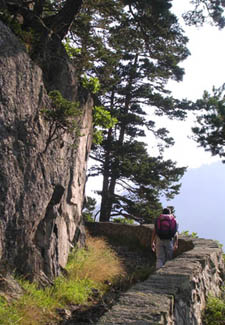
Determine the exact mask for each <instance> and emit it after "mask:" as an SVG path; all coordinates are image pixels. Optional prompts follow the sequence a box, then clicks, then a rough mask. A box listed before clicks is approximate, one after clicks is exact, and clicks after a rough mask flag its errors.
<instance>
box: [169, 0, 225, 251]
mask: <svg viewBox="0 0 225 325" xmlns="http://www.w3.org/2000/svg"><path fill="white" fill-rule="evenodd" d="M187 2H188V1H186V0H182V1H180V0H174V1H173V3H174V4H175V9H174V10H175V12H176V13H177V12H183V10H184V9H185V4H186V3H187ZM183 28H184V29H185V31H186V35H187V36H188V38H189V42H188V45H187V46H188V48H189V50H190V52H191V55H190V56H189V57H188V58H187V59H186V60H185V61H184V62H183V63H182V64H181V65H180V66H182V67H184V69H185V76H184V78H183V81H182V82H181V83H176V82H170V83H169V89H170V90H171V91H172V94H173V95H174V96H175V97H177V98H180V99H181V98H188V99H192V100H195V99H198V98H201V97H202V94H203V92H204V90H207V91H209V92H211V90H212V87H213V86H216V87H220V86H221V85H222V84H223V83H225V64H224V57H225V42H224V40H225V30H222V31H221V30H218V28H216V27H212V26H209V25H205V26H204V27H201V28H196V27H187V26H186V27H184V26H183ZM193 124H194V117H193V116H190V117H189V119H188V120H187V121H185V122H179V121H169V122H168V121H167V122H166V125H167V127H168V128H169V129H170V132H171V135H172V136H173V137H174V139H175V145H174V146H173V147H172V148H171V149H168V150H167V151H166V152H165V158H167V159H169V158H170V159H172V160H175V161H177V164H178V165H179V166H187V167H188V170H187V172H186V173H185V175H184V177H183V178H182V180H181V183H182V186H181V190H180V194H179V195H177V196H176V197H175V199H173V200H172V201H169V202H167V203H168V205H174V207H175V211H176V215H177V217H178V219H179V225H180V231H181V232H182V231H186V230H188V231H189V233H192V232H196V233H197V234H198V236H200V237H203V238H209V239H215V240H218V241H219V242H220V243H222V244H223V249H224V247H225V236H224V232H225V209H224V207H223V206H224V187H225V186H224V185H225V164H222V162H221V159H220V158H219V157H218V156H217V157H212V156H211V154H210V153H209V152H205V150H204V149H203V148H201V147H199V146H198V145H197V144H196V143H195V142H194V140H192V139H190V136H191V135H192V133H191V126H193ZM165 204H166V203H165Z"/></svg>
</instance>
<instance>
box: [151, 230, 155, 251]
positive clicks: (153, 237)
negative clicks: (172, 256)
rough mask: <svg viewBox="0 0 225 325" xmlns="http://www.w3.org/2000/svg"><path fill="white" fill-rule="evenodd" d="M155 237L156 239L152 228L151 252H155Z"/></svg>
mask: <svg viewBox="0 0 225 325" xmlns="http://www.w3.org/2000/svg"><path fill="white" fill-rule="evenodd" d="M155 237H156V231H155V227H154V229H153V233H152V239H151V248H152V250H153V252H154V251H155Z"/></svg>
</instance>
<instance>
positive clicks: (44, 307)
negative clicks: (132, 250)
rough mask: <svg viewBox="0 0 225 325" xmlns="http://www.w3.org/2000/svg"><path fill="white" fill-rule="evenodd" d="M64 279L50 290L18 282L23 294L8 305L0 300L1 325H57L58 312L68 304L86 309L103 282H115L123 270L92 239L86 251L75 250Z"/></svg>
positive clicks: (108, 250)
mask: <svg viewBox="0 0 225 325" xmlns="http://www.w3.org/2000/svg"><path fill="white" fill-rule="evenodd" d="M66 270H67V275H66V276H59V277H57V278H56V279H55V281H54V284H53V286H52V287H47V288H44V289H40V288H39V287H38V285H37V284H35V283H29V282H28V281H25V280H23V279H17V281H18V283H19V284H20V286H21V287H22V288H23V289H24V294H23V295H22V296H21V297H20V298H19V299H17V300H13V301H10V302H9V301H7V299H5V298H4V297H1V296H0V325H16V324H18V325H44V324H48V325H49V324H57V323H59V322H60V316H59V314H58V313H57V310H58V309H60V308H66V307H68V306H70V305H71V304H75V305H87V306H88V304H90V300H91V299H90V298H91V297H92V293H93V291H94V289H95V290H97V292H98V293H99V296H100V297H101V296H102V295H103V294H104V293H105V292H106V291H107V290H108V287H107V285H106V284H105V283H106V280H107V281H108V280H110V281H112V282H113V281H118V279H119V278H121V276H123V275H124V274H125V273H124V270H123V266H122V263H121V261H120V260H119V259H118V257H117V256H116V255H115V253H114V252H113V251H112V250H111V248H110V247H109V246H108V245H107V243H106V242H105V241H104V240H103V239H99V238H95V239H92V238H91V237H89V238H88V240H87V248H86V249H77V250H74V251H73V252H72V253H71V255H70V257H69V260H68V265H67V267H66Z"/></svg>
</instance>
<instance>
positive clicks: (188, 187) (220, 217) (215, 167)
mask: <svg viewBox="0 0 225 325" xmlns="http://www.w3.org/2000/svg"><path fill="white" fill-rule="evenodd" d="M163 204H166V205H167V204H168V205H173V206H174V207H175V211H176V216H177V218H178V221H179V230H180V232H181V231H184V230H189V232H190V233H191V232H197V233H198V235H199V237H204V238H210V239H216V240H219V241H220V243H222V244H223V245H224V249H225V164H222V163H221V162H216V163H213V164H210V165H203V166H202V167H200V168H195V169H188V171H187V172H186V174H185V175H184V177H183V178H182V187H181V191H180V194H179V195H177V197H176V198H175V199H174V200H171V201H169V202H165V201H164V203H163Z"/></svg>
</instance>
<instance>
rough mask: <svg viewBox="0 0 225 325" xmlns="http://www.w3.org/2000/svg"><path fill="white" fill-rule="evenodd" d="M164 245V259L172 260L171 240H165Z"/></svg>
mask: <svg viewBox="0 0 225 325" xmlns="http://www.w3.org/2000/svg"><path fill="white" fill-rule="evenodd" d="M165 247H166V261H169V260H172V258H173V240H166V241H165Z"/></svg>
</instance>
